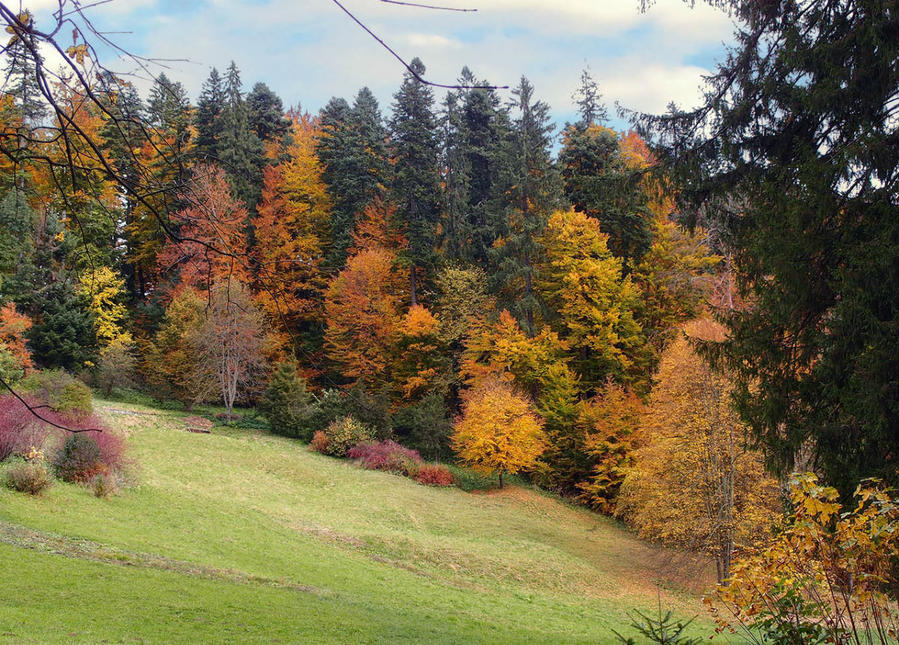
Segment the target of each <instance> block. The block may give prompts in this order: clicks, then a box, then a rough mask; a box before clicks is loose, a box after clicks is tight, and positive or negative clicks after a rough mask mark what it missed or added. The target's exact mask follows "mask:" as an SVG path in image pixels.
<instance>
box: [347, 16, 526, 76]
mask: <svg viewBox="0 0 899 645" xmlns="http://www.w3.org/2000/svg"><path fill="white" fill-rule="evenodd" d="M331 1H332V2H333V3H334V4H336V5H337V6H338V7H340V9H341V10H342V11H343V12H344V13H345V14H346V15H348V16H349V17H350V19H351V20H352V21H353V22H355V23H356V24H357V25H359V26H360V27H362V29H364V30H365V32H366V33H367V34H368V35H369V36H371V37H372V38H374V39H375V40H376V41H378V43H380V45H381V47H383V48H384V49H386V50H387V51H388V52H390V54H391V55H392V56H393V57H394V58H395V59H397V60H398V61H399V62H400V63H401V64H402V65H403V67H405V68H406V70H407V71H408V72H409V73H410V74H411V75H412V76H413V77H414V78H415V80H417V81H418V82H419V83H423V84H425V85H430V86H431V87H440V88H443V89H445V90H507V89H509V86H508V85H445V84H443V83H434V82H433V81H429V80H426V79H425V78H423V77H422V76H421V75H420V74H419V73H418V72H416V71H415V70H414V69H412V66H411V65H410V64H409V63H407V62H406V61H405V60H404V59H403V57H402V56H400V55H399V54H397V53H396V52H395V51H394V50H393V48H391V47H390V45H388V44H387V43H385V42H384V41H383V40H382V39H381V38H379V37H378V35H377V34H375V32H373V31H372V30H371V29H369V28H368V27H367V26H366V25H365V23H364V22H362V21H361V20H359V19H358V18H357V17H356V16H354V15H353V13H352V12H351V11H350V10H349V9H347V8H346V7H344V6H343V4H341V2H340V0H331ZM434 8H437V7H434Z"/></svg>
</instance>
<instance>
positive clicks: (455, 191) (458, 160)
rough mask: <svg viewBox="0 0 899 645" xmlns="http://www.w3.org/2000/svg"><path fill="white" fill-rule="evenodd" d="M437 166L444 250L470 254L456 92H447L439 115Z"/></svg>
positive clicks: (467, 173) (456, 256)
mask: <svg viewBox="0 0 899 645" xmlns="http://www.w3.org/2000/svg"><path fill="white" fill-rule="evenodd" d="M441 125H442V133H441V135H442V142H441V144H442V145H441V152H440V166H441V168H442V169H443V177H442V178H443V186H444V190H443V218H442V220H441V230H442V238H443V239H442V244H441V247H442V250H443V254H444V255H445V256H446V257H447V258H448V259H451V260H462V259H465V258H467V257H469V255H470V253H471V249H472V245H471V231H470V227H469V221H468V193H469V183H470V177H471V169H470V168H469V167H468V159H467V157H466V155H465V152H464V142H463V133H462V110H461V108H460V106H459V94H458V93H457V92H453V91H450V92H447V94H446V98H445V99H444V102H443V115H442V117H441Z"/></svg>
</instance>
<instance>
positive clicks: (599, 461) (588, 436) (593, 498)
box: [577, 381, 644, 514]
mask: <svg viewBox="0 0 899 645" xmlns="http://www.w3.org/2000/svg"><path fill="white" fill-rule="evenodd" d="M643 412H644V406H643V403H642V402H641V401H640V398H639V397H638V396H637V395H636V394H634V393H633V392H631V391H629V390H627V389H626V388H624V387H622V386H621V385H618V384H617V383H615V382H613V381H608V382H606V384H605V386H604V387H603V389H602V390H601V391H600V393H599V394H597V395H596V397H595V398H593V399H592V400H589V401H584V402H582V403H581V404H580V406H579V414H578V421H577V425H578V426H579V427H582V428H584V429H585V440H584V450H585V451H586V452H587V453H588V454H589V455H590V456H591V457H593V459H594V466H593V472H592V474H591V476H590V479H589V480H588V481H586V482H582V483H581V484H579V486H578V488H579V489H580V490H581V495H580V499H581V500H582V501H584V502H586V503H587V504H588V505H590V506H591V507H593V508H595V509H597V510H599V511H600V512H602V513H606V514H611V513H612V512H613V511H614V510H615V499H616V497H617V495H618V490H619V489H620V488H621V484H622V482H624V479H625V476H626V475H627V472H628V469H629V468H630V467H631V466H632V465H633V461H634V458H633V450H634V448H636V445H637V438H638V432H639V428H640V421H641V417H642V414H643Z"/></svg>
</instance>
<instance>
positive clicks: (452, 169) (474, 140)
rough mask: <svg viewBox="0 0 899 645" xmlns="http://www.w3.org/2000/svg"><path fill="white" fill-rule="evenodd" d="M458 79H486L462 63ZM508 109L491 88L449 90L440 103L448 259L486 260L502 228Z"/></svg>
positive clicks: (469, 82)
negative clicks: (442, 124)
mask: <svg viewBox="0 0 899 645" xmlns="http://www.w3.org/2000/svg"><path fill="white" fill-rule="evenodd" d="M459 84H460V85H465V86H475V85H487V84H488V83H487V82H486V81H481V80H479V79H477V78H476V77H475V75H474V74H473V73H472V72H471V70H470V69H468V68H467V67H464V68H463V69H462V73H461V75H460V77H459ZM509 127H510V125H509V117H508V112H507V111H506V109H504V108H503V107H502V106H501V105H500V102H499V98H498V97H497V96H496V93H495V92H494V91H493V90H488V89H467V90H459V91H458V93H453V92H451V93H450V94H448V95H447V98H446V101H445V103H444V142H443V145H444V160H445V163H444V166H443V167H444V173H445V177H444V183H445V185H446V186H447V194H446V204H445V208H444V213H445V222H444V227H443V228H444V238H445V239H444V247H445V248H446V249H447V251H448V252H449V257H451V258H453V259H460V260H465V261H468V262H473V263H476V264H480V265H486V263H487V260H488V257H489V251H490V249H491V248H492V246H493V242H494V240H496V238H497V237H498V236H499V234H500V231H501V230H502V226H503V220H504V208H505V198H504V196H503V195H502V186H501V181H502V177H503V174H504V170H503V164H504V163H506V162H507V161H508V157H507V155H506V154H505V151H504V149H503V146H504V142H505V140H506V138H507V136H508V133H509Z"/></svg>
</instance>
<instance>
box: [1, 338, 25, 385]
mask: <svg viewBox="0 0 899 645" xmlns="http://www.w3.org/2000/svg"><path fill="white" fill-rule="evenodd" d="M23 376H25V366H24V365H22V361H20V360H19V357H18V356H16V355H15V354H14V353H13V352H11V351H10V350H9V348H8V347H7V346H6V343H4V342H3V341H2V340H0V377H2V378H3V380H4V381H6V382H7V383H10V384H13V383H16V382H17V381H19V380H21V378H22V377H23Z"/></svg>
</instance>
